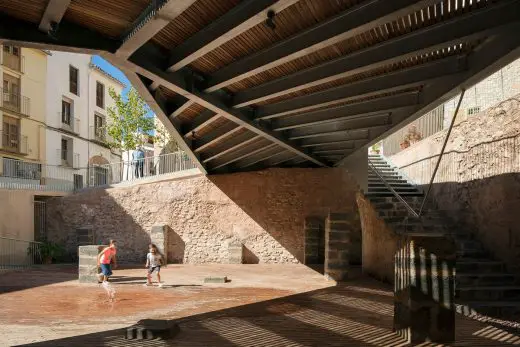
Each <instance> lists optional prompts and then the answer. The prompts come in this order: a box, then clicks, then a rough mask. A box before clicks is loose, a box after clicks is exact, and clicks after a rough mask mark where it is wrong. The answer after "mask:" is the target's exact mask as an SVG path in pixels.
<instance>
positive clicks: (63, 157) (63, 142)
mask: <svg viewBox="0 0 520 347" xmlns="http://www.w3.org/2000/svg"><path fill="white" fill-rule="evenodd" d="M68 150H69V141H67V139H61V160H64V161H67V154H68Z"/></svg>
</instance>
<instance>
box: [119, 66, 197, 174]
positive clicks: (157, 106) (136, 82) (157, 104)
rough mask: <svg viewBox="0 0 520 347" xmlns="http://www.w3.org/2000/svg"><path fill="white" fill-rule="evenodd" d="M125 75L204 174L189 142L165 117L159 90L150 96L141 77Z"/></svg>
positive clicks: (133, 74)
mask: <svg viewBox="0 0 520 347" xmlns="http://www.w3.org/2000/svg"><path fill="white" fill-rule="evenodd" d="M125 74H126V76H127V78H128V79H129V80H130V82H131V83H132V86H133V87H134V88H135V89H136V90H137V91H138V92H139V95H141V97H142V98H143V99H144V100H145V101H146V103H147V104H148V106H150V108H151V109H152V111H153V112H154V113H155V115H156V116H157V118H158V119H159V120H160V121H161V123H162V124H163V125H164V127H165V128H166V130H168V132H169V133H170V135H171V136H172V137H173V139H174V140H175V142H177V144H178V145H179V147H181V149H182V150H183V151H184V152H185V153H186V154H187V155H188V156H189V158H190V159H191V160H192V161H193V163H194V164H195V165H197V167H198V168H199V170H201V171H202V173H204V174H206V173H207V171H206V167H205V166H204V164H203V163H202V162H201V161H200V159H199V157H198V155H197V154H195V153H194V152H193V150H192V149H191V146H190V142H189V141H186V140H185V139H184V138H183V137H182V135H181V134H180V132H179V129H178V127H177V126H176V125H175V124H174V123H172V122H171V121H170V120H169V119H168V117H167V116H166V113H165V111H164V110H165V106H166V105H165V104H166V102H165V100H164V98H163V97H162V95H161V92H160V90H159V89H158V90H156V91H155V92H154V94H152V93H151V92H150V90H149V89H148V85H147V84H146V82H145V81H144V79H143V78H142V77H141V76H139V75H137V74H136V73H133V72H129V71H125Z"/></svg>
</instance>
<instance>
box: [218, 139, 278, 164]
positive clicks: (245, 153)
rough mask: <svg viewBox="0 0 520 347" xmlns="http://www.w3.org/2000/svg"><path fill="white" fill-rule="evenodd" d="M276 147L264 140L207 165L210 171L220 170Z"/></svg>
mask: <svg viewBox="0 0 520 347" xmlns="http://www.w3.org/2000/svg"><path fill="white" fill-rule="evenodd" d="M273 147H277V145H276V144H275V143H271V144H269V143H267V142H266V141H265V140H262V141H258V142H255V143H253V144H251V145H249V146H246V147H243V148H241V149H239V150H236V151H233V152H231V153H229V154H227V155H226V156H224V157H222V158H220V159H217V160H215V161H214V162H213V163H212V164H208V166H209V167H210V169H211V171H214V170H217V169H220V168H222V167H224V166H227V165H229V164H232V163H234V162H236V161H239V160H240V159H244V158H247V157H249V156H252V155H255V154H256V153H259V152H262V151H265V150H267V149H270V148H273Z"/></svg>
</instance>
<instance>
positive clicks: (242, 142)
mask: <svg viewBox="0 0 520 347" xmlns="http://www.w3.org/2000/svg"><path fill="white" fill-rule="evenodd" d="M260 138H261V136H260V135H254V134H251V133H250V132H247V133H243V134H240V135H238V136H233V137H232V138H230V139H229V140H228V141H226V142H225V143H223V144H222V145H220V146H216V147H215V148H212V149H211V150H209V151H207V152H204V153H202V154H201V159H202V162H203V163H207V162H208V161H211V160H213V159H217V158H219V157H221V156H223V155H225V154H227V153H229V152H232V151H234V150H237V149H239V148H241V147H244V146H247V145H248V144H250V143H252V142H254V141H257V140H258V139H260Z"/></svg>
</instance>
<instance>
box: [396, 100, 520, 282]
mask: <svg viewBox="0 0 520 347" xmlns="http://www.w3.org/2000/svg"><path fill="white" fill-rule="evenodd" d="M445 136H446V131H442V132H440V133H437V134H435V135H433V136H430V137H429V138H427V139H425V140H423V141H421V142H419V143H417V144H415V145H414V146H412V147H410V148H407V149H406V150H404V151H402V152H400V153H398V154H396V155H394V156H392V157H390V160H391V161H392V162H393V163H394V164H395V165H396V166H398V167H400V168H401V170H402V171H403V172H404V173H405V174H406V175H407V176H408V177H409V178H410V179H411V180H412V181H415V182H416V183H418V184H419V185H427V184H428V181H429V179H430V177H431V174H432V172H433V169H434V167H435V163H436V161H437V159H438V154H439V153H440V150H441V147H442V143H443V141H444V138H445ZM519 172H520V96H517V97H516V98H515V99H510V100H507V101H505V102H503V103H501V104H499V105H498V106H495V107H492V108H490V109H488V110H486V111H484V112H481V113H479V114H478V115H475V116H473V117H469V118H467V119H466V120H465V121H463V122H461V123H459V124H457V125H456V126H455V127H454V128H453V132H452V134H451V136H450V140H449V141H448V145H447V147H446V154H445V155H444V157H443V159H442V161H441V165H440V167H439V171H438V173H437V176H436V179H435V182H434V185H433V189H432V194H431V195H432V197H433V198H434V199H435V201H436V202H437V205H438V206H442V209H443V210H446V211H447V213H448V216H449V217H451V219H452V220H453V221H455V222H459V223H462V225H465V226H466V227H467V228H469V230H470V231H472V232H474V233H475V234H476V236H477V238H478V239H479V240H481V241H483V243H484V245H485V247H486V248H487V249H488V250H489V251H491V252H492V253H493V254H494V256H496V257H497V258H498V259H501V260H503V261H505V262H506V263H507V264H508V267H509V269H510V270H513V271H517V272H520V268H519V265H518V264H520V262H519V260H520V228H519V227H518V226H519V225H520V214H519V213H518V211H520V193H519V192H520V176H519V174H518V173H519Z"/></svg>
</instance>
